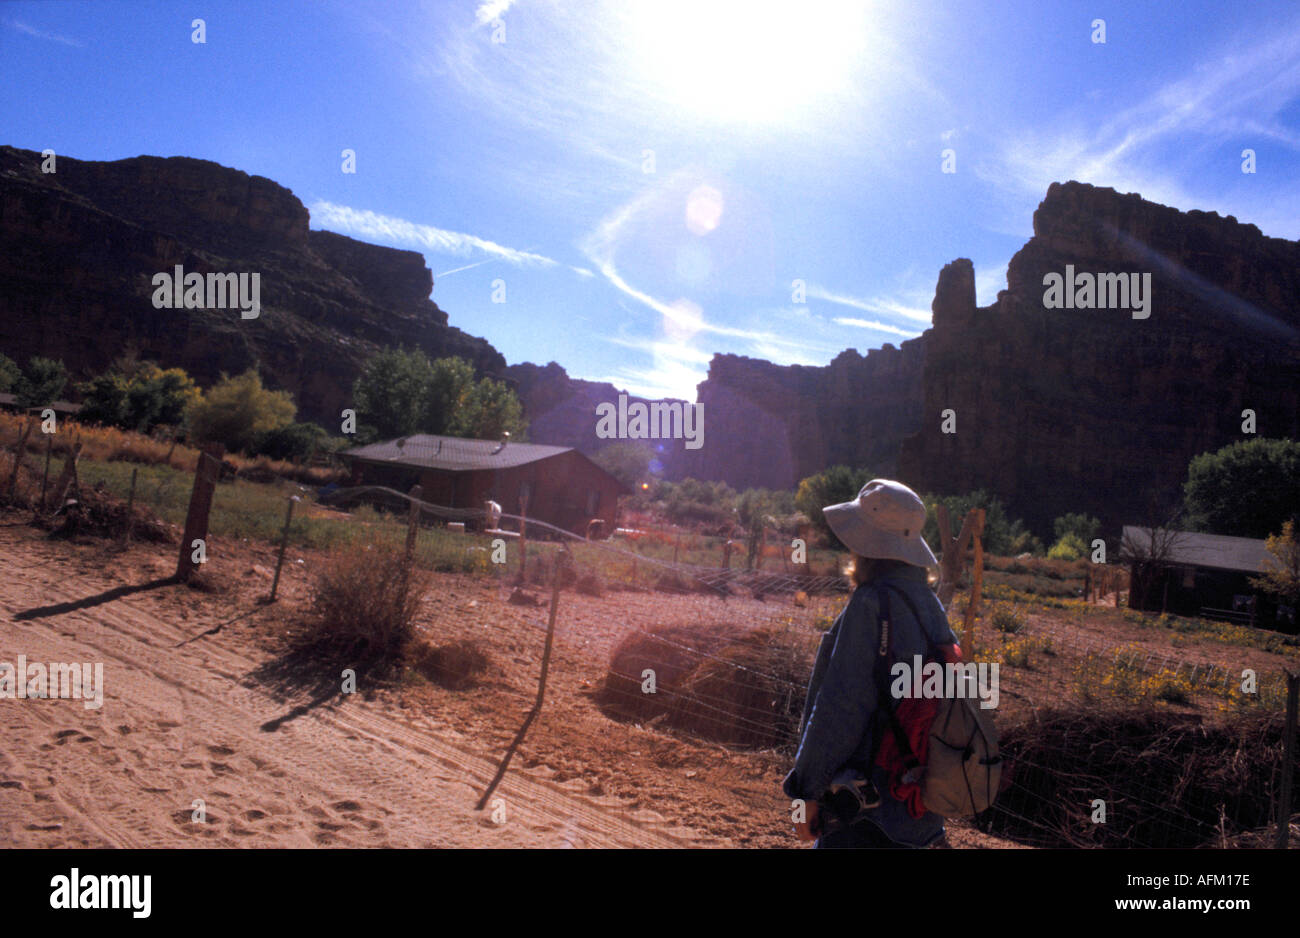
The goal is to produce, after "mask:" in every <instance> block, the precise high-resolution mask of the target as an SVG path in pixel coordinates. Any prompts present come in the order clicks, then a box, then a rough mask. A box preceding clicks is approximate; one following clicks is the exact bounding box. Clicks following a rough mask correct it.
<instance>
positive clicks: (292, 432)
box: [253, 423, 329, 460]
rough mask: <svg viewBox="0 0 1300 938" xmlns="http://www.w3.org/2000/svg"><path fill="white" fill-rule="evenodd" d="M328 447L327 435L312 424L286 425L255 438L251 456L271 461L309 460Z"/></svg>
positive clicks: (320, 428) (321, 428) (323, 429)
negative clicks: (262, 457)
mask: <svg viewBox="0 0 1300 938" xmlns="http://www.w3.org/2000/svg"><path fill="white" fill-rule="evenodd" d="M328 446H329V433H328V432H326V430H325V428H324V427H321V426H318V425H317V424H314V423H288V424H285V425H284V426H282V427H276V428H275V429H274V430H268V431H267V432H265V433H263V434H262V435H261V436H259V437H258V438H257V441H256V443H255V444H254V446H253V454H254V455H257V456H269V457H270V458H271V459H285V460H290V459H309V458H310V457H311V456H312V454H313V453H315V452H316V451H317V450H321V449H326V448H327V447H328Z"/></svg>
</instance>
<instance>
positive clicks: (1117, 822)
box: [993, 705, 1283, 847]
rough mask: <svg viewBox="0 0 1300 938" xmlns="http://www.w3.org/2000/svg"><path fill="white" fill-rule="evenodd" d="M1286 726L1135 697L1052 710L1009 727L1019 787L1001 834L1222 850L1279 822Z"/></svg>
mask: <svg viewBox="0 0 1300 938" xmlns="http://www.w3.org/2000/svg"><path fill="white" fill-rule="evenodd" d="M1282 723H1283V717H1282V715H1281V714H1279V713H1267V714H1253V715H1249V716H1242V717H1239V718H1237V719H1234V720H1232V721H1230V722H1228V723H1226V724H1223V725H1210V724H1207V723H1205V722H1204V721H1203V720H1202V719H1201V718H1200V717H1199V716H1197V715H1195V714H1182V713H1174V712H1172V711H1168V710H1160V709H1156V708H1153V707H1144V706H1132V705H1128V706H1125V707H1123V708H1120V707H1113V708H1102V707H1098V706H1096V705H1094V706H1092V707H1089V708H1088V709H1086V710H1082V709H1080V710H1066V709H1060V710H1050V711H1044V712H1042V713H1040V714H1039V715H1038V718H1037V719H1035V720H1033V721H1032V722H1029V723H1026V724H1024V725H1021V726H1017V727H1014V728H1013V729H1011V730H1010V731H1007V732H1004V734H1003V737H1002V751H1003V755H1004V756H1006V757H1008V758H1009V759H1010V767H1009V769H1010V771H1009V775H1008V781H1010V780H1012V779H1014V782H1015V784H1014V785H1013V786H1012V787H1011V788H1010V789H1009V790H1007V791H1004V792H1003V793H1002V795H1000V796H999V799H998V805H997V807H996V808H995V809H994V815H993V830H994V832H995V833H1002V834H1004V835H1006V836H1012V837H1015V838H1017V839H1020V840H1022V841H1024V842H1027V843H1037V844H1039V845H1042V846H1055V847H1065V846H1074V847H1083V846H1090V847H1194V846H1216V845H1217V840H1219V839H1221V838H1223V837H1225V836H1232V835H1234V834H1236V833H1239V832H1243V831H1250V830H1257V829H1259V828H1261V827H1263V826H1265V825H1267V824H1268V823H1269V821H1270V812H1271V811H1272V806H1273V802H1274V800H1275V799H1276V796H1277V787H1276V786H1277V780H1278V777H1279V770H1280V766H1281V757H1282V752H1281V733H1282ZM1095 799H1100V800H1102V801H1104V802H1105V807H1106V819H1105V822H1104V823H1097V822H1095V821H1094V819H1093V812H1094V810H1095V808H1094V800H1095Z"/></svg>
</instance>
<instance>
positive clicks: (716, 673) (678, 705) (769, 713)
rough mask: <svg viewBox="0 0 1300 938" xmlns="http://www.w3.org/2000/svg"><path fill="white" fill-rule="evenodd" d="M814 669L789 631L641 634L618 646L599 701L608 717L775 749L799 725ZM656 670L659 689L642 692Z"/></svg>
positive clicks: (716, 628) (700, 629)
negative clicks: (649, 674)
mask: <svg viewBox="0 0 1300 938" xmlns="http://www.w3.org/2000/svg"><path fill="white" fill-rule="evenodd" d="M811 667H812V662H811V660H809V658H808V656H807V654H806V653H804V652H801V651H799V650H797V649H795V648H792V647H791V646H790V645H789V644H787V642H786V641H785V638H784V636H783V635H782V634H780V633H777V632H774V631H769V630H763V629H759V630H755V631H749V632H746V631H744V630H743V629H740V628H737V627H735V626H732V625H727V624H723V625H713V626H697V627H690V628H685V627H679V628H665V629H661V630H659V631H658V632H657V633H656V634H654V635H651V634H649V633H645V632H636V633H633V634H632V635H630V636H628V638H626V639H624V641H623V642H622V643H621V644H620V645H619V646H618V647H617V648H616V649H615V651H614V655H613V658H612V660H611V662H610V667H609V672H608V674H607V675H606V677H605V686H604V689H603V690H602V692H601V694H600V695H599V698H598V701H599V703H600V706H601V709H602V710H604V711H605V713H606V715H608V716H611V717H614V718H615V719H630V720H637V721H639V722H648V721H652V720H653V721H656V722H662V723H663V725H665V726H669V727H672V728H674V729H679V730H682V731H683V732H687V733H690V734H691V735H693V736H697V737H700V738H702V739H708V740H712V741H715V742H720V743H725V744H728V745H733V746H738V747H744V748H759V749H761V748H772V747H776V746H781V745H784V744H787V743H789V742H791V741H792V740H793V738H794V736H795V734H796V733H797V731H798V726H799V718H800V714H801V712H802V708H803V697H804V691H803V688H804V686H805V685H806V684H807V682H808V675H809V673H810V670H811ZM646 668H652V669H653V670H654V672H655V683H656V688H657V689H656V693H654V694H646V693H643V692H642V681H643V678H642V676H641V675H642V673H643V672H644V670H645V669H646Z"/></svg>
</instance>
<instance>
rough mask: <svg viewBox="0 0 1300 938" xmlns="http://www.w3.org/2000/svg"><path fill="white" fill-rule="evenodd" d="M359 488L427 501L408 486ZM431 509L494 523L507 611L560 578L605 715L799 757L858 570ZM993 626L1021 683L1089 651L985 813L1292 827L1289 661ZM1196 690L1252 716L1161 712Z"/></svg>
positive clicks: (1146, 841) (1065, 831) (566, 640)
mask: <svg viewBox="0 0 1300 938" xmlns="http://www.w3.org/2000/svg"><path fill="white" fill-rule="evenodd" d="M348 494H349V496H351V495H353V494H355V496H356V497H362V496H363V495H364V496H373V495H375V494H380V495H382V497H384V498H385V499H391V500H394V501H395V502H399V503H400V502H401V501H406V502H407V503H408V504H411V501H410V496H409V494H404V493H400V492H397V491H396V490H392V489H384V490H382V491H378V490H376V489H374V488H370V489H367V490H365V491H364V492H362V491H361V490H358V491H356V492H355V493H348ZM417 507H418V517H419V518H420V519H421V520H422V521H425V522H429V521H431V522H433V523H434V524H439V525H446V524H452V525H457V526H459V525H466V526H469V527H471V528H473V527H479V528H480V530H479V531H478V532H477V533H478V534H479V535H480V536H482V537H489V538H493V539H494V540H495V541H496V547H497V549H499V548H500V547H501V546H503V545H506V546H507V549H506V551H505V553H506V556H507V558H508V559H507V562H501V563H489V564H484V565H483V567H482V573H481V575H480V578H481V577H488V578H491V580H492V581H493V583H494V586H495V593H496V596H497V601H498V603H499V604H500V608H502V609H508V608H510V607H511V606H514V607H515V608H519V605H518V604H525V605H524V606H523V608H525V609H528V608H532V607H531V606H530V605H527V604H529V603H531V602H537V603H538V605H537V606H536V607H535V608H536V611H535V612H534V613H533V614H532V616H531V617H530V616H529V615H525V616H523V618H522V619H520V618H519V617H518V616H514V617H507V619H509V620H511V621H516V622H519V621H523V622H526V623H527V624H529V625H531V626H534V627H535V628H537V629H545V627H546V624H545V619H546V613H547V612H548V611H549V610H548V607H549V602H544V601H542V600H540V599H530V598H529V597H530V591H531V590H534V589H538V588H542V587H545V586H547V585H548V584H549V583H551V582H553V580H554V579H558V580H559V583H560V586H561V592H560V594H559V595H560V599H559V611H558V619H559V621H560V622H561V623H562V624H563V625H562V627H560V628H559V629H558V630H557V632H556V636H555V639H556V642H557V645H559V646H562V647H567V648H568V650H569V651H571V652H575V653H578V654H580V655H581V656H582V658H583V660H585V661H586V662H587V664H588V666H589V668H592V669H597V670H599V672H600V674H599V679H600V684H599V690H598V692H597V693H596V694H594V695H593V701H594V702H595V704H596V706H597V707H598V708H599V709H600V710H601V712H603V713H604V714H605V715H606V716H607V717H609V718H610V719H616V720H622V721H626V722H632V723H634V724H637V725H640V726H642V727H644V728H645V729H647V730H649V731H654V732H667V733H671V734H680V735H683V736H685V737H686V738H688V739H693V740H704V741H708V742H710V743H717V744H721V745H724V746H727V747H731V748H734V749H737V750H742V751H743V750H752V751H761V752H766V753H768V754H775V755H776V756H778V757H779V758H784V759H787V760H792V758H793V755H794V752H795V750H796V748H797V744H798V737H799V726H800V718H801V714H802V709H803V704H804V696H805V693H806V688H807V683H808V678H809V675H810V673H811V670H812V662H813V659H814V657H815V653H816V649H817V645H818V642H819V641H820V639H821V635H822V634H823V632H824V631H825V630H826V628H827V627H829V625H830V624H831V622H832V621H833V619H834V616H835V615H836V614H837V613H838V611H839V609H840V608H842V607H843V605H844V603H845V602H846V600H847V597H848V585H847V581H846V579H845V578H844V577H829V576H807V575H804V576H801V575H799V574H791V573H789V572H787V571H784V570H776V571H764V570H761V569H757V570H756V569H743V568H742V569H736V568H725V567H707V566H701V565H697V564H688V563H674V562H671V561H668V560H664V559H660V558H655V557H651V556H647V555H646V554H644V553H640V552H638V551H636V550H634V549H632V548H631V547H630V546H624V545H623V544H620V543H619V542H618V541H616V540H611V541H589V540H587V539H586V538H583V537H581V536H579V535H576V534H574V533H572V532H570V531H566V530H563V529H561V528H558V527H555V526H554V525H549V524H546V523H545V522H541V521H538V520H536V519H533V518H526V517H524V516H521V515H517V514H509V513H502V514H501V515H500V518H499V521H498V522H497V524H498V527H497V528H496V529H486V530H485V529H483V528H484V525H486V523H487V522H488V515H487V512H486V511H484V510H481V509H451V508H446V507H443V506H438V505H433V504H429V503H427V502H418V506H417ZM521 531H524V532H526V534H525V536H524V538H523V541H524V544H523V545H522V546H521V545H520V543H519V541H520V538H519V537H518V535H519V533H520V532H521ZM459 533H460V532H459V530H456V531H454V532H452V536H453V537H454V536H458V535H459ZM422 536H423V535H422ZM462 549H463V550H466V551H478V552H480V553H487V552H489V551H490V550H491V548H485V547H483V546H481V545H475V544H472V543H467V544H465V545H464V546H463V548H462ZM523 550H527V551H528V555H527V557H526V559H525V557H524V555H523V553H522V551H523ZM512 552H513V556H512ZM441 608H442V609H443V610H448V604H447V603H443V604H441ZM455 616H456V613H455V612H453V611H444V612H443V613H442V614H440V616H436V617H434V618H433V619H432V620H431V621H428V622H426V624H425V628H426V629H428V630H429V631H430V633H432V634H437V633H438V632H439V631H440V630H444V629H447V627H448V626H449V625H450V623H449V622H448V621H447V619H448V617H452V618H454V617H455ZM453 631H454V630H453ZM985 635H986V641H985V642H982V643H981V646H980V648H979V650H978V652H977V654H976V660H977V661H979V660H993V661H998V660H999V658H1000V657H1004V656H1008V651H1007V649H1008V647H1009V648H1010V653H1009V654H1010V657H1011V659H1012V666H1009V667H1008V666H1007V664H1006V663H1005V662H1000V663H1002V665H1003V679H1002V684H1003V689H1002V692H1003V693H1006V692H1008V691H1011V692H1012V693H1014V692H1015V691H1016V689H1017V685H1018V683H1019V680H1018V679H1019V678H1020V677H1021V671H1022V669H1021V668H1020V667H1018V666H1016V664H1015V660H1016V657H1015V656H1016V655H1023V654H1024V653H1025V646H1028V648H1029V653H1030V654H1038V655H1048V656H1051V657H1054V658H1057V659H1058V660H1065V661H1070V662H1073V671H1072V674H1073V680H1070V679H1067V678H1063V677H1060V676H1059V675H1058V677H1057V678H1056V685H1055V686H1053V687H1051V688H1050V689H1049V690H1050V693H1049V694H1048V696H1050V697H1052V698H1054V699H1055V700H1056V702H1057V703H1058V704H1060V705H1063V706H1062V707H1059V708H1058V709H1057V710H1053V711H1052V712H1051V714H1050V715H1048V716H1041V715H1039V714H1038V713H1037V711H1035V713H1034V715H1033V716H1032V717H1030V718H1028V719H1027V720H1026V721H1021V722H1018V723H1017V724H1016V725H1013V726H1009V727H1008V728H1007V732H1006V735H1005V745H1004V753H1005V754H1006V756H1007V757H1008V771H1007V773H1006V781H1005V783H1004V784H1005V788H1004V790H1003V792H1002V793H1001V795H1000V797H999V801H998V803H997V804H996V805H995V807H994V808H993V809H992V811H991V812H989V814H988V815H986V816H985V817H982V818H981V819H980V826H981V827H982V828H983V829H984V830H986V831H989V832H992V833H994V834H997V835H1000V836H1003V837H1007V838H1010V839H1012V840H1016V841H1020V842H1023V843H1026V844H1030V845H1036V846H1065V845H1073V846H1141V847H1175V846H1214V845H1220V846H1226V845H1228V844H1230V843H1232V844H1240V843H1245V842H1248V838H1249V835H1250V833H1251V832H1252V831H1258V830H1260V829H1262V828H1264V827H1266V826H1268V825H1270V824H1277V822H1278V810H1279V807H1278V803H1279V787H1280V784H1279V779H1280V777H1281V775H1282V767H1283V753H1282V745H1281V738H1282V714H1281V706H1282V703H1283V700H1284V698H1285V680H1284V679H1283V678H1282V676H1281V675H1279V674H1262V675H1259V676H1258V684H1259V686H1258V688H1257V690H1256V691H1255V693H1254V695H1253V696H1252V695H1250V694H1245V693H1242V692H1241V691H1240V689H1239V685H1240V684H1241V682H1242V673H1241V669H1238V668H1233V667H1230V666H1228V665H1226V664H1223V663H1213V662H1204V661H1195V660H1190V659H1180V658H1178V657H1176V656H1173V655H1169V654H1167V653H1161V652H1157V651H1153V650H1151V649H1147V648H1141V647H1140V646H1132V645H1129V646H1115V645H1107V644H1106V643H1104V642H1101V641H1098V640H1096V639H1093V638H1090V637H1087V636H1081V635H1076V634H1072V633H1071V632H1070V631H1069V630H1068V629H1067V628H1065V627H1061V626H1049V627H1038V628H1026V629H1025V630H1024V631H1023V632H1020V633H1017V634H1016V635H1014V636H1010V635H1008V636H1003V635H1000V634H998V633H996V632H989V630H987V629H985ZM1017 642H1018V643H1020V646H1021V647H1019V648H1017V647H1016V644H1015V643H1017ZM1062 685H1063V686H1062ZM519 696H520V699H521V700H522V699H526V698H527V696H528V695H526V694H522V693H521V694H520V695H519ZM1193 700H1195V701H1198V702H1200V703H1202V704H1203V705H1206V706H1209V705H1210V704H1214V705H1217V706H1218V708H1219V709H1220V710H1224V711H1227V710H1235V711H1240V712H1243V713H1245V714H1246V716H1245V719H1246V721H1247V722H1245V723H1241V724H1239V725H1238V724H1231V722H1230V721H1229V724H1228V725H1226V726H1223V727H1219V726H1214V725H1203V723H1202V721H1201V720H1199V719H1198V718H1196V717H1194V716H1192V715H1190V714H1189V713H1188V712H1187V711H1186V710H1185V709H1184V710H1183V711H1179V710H1177V709H1175V708H1173V707H1172V706H1171V707H1169V708H1167V709H1161V708H1162V707H1163V706H1164V705H1165V704H1178V703H1183V704H1191V703H1192V702H1193ZM1139 704H1143V705H1145V706H1143V707H1142V709H1134V707H1135V706H1136V705H1139ZM1071 705H1072V707H1073V709H1071V708H1070V706H1071ZM1047 709H1049V710H1052V708H1050V707H1049V708H1047ZM1035 720H1038V722H1035ZM775 781H776V780H774V784H775ZM771 820H772V823H773V824H781V823H782V821H783V820H784V819H782V818H773V819H771Z"/></svg>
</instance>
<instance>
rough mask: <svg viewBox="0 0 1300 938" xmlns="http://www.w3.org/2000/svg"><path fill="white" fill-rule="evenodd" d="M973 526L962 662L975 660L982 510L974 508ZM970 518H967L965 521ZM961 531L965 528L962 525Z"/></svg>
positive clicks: (980, 589) (981, 582) (980, 588)
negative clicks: (973, 559)
mask: <svg viewBox="0 0 1300 938" xmlns="http://www.w3.org/2000/svg"><path fill="white" fill-rule="evenodd" d="M972 514H974V515H975V524H974V525H973V526H972V528H971V537H972V539H973V540H974V542H975V570H974V572H973V573H972V574H971V584H970V599H968V600H967V601H966V621H965V622H964V623H963V624H962V629H961V658H962V661H974V660H975V616H976V615H977V614H978V612H979V605H980V597H981V595H982V592H983V589H984V540H983V536H984V509H983V508H976V509H975V510H974V511H973V512H972ZM969 520H970V516H969V515H968V516H967V521H969ZM962 527H963V529H964V528H965V527H966V526H965V525H964V524H963V525H962Z"/></svg>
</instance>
